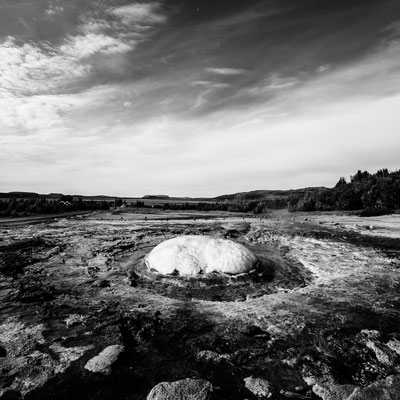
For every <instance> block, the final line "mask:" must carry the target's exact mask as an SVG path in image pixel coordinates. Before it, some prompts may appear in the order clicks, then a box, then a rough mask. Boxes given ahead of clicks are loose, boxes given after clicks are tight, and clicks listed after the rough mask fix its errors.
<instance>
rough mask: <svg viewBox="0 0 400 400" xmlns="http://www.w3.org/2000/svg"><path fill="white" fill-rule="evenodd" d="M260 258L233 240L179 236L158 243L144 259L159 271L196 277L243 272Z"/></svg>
mask: <svg viewBox="0 0 400 400" xmlns="http://www.w3.org/2000/svg"><path fill="white" fill-rule="evenodd" d="M257 262H258V260H257V257H256V256H255V255H254V254H253V253H252V252H251V251H250V250H249V249H247V248H246V247H244V246H242V245H241V244H239V243H235V242H232V241H231V240H225V239H219V238H213V237H211V236H194V235H193V236H179V237H176V238H173V239H169V240H166V241H165V242H162V243H160V244H159V245H158V246H156V247H155V248H154V249H153V250H152V251H151V252H150V253H149V254H148V255H147V256H146V259H145V263H146V266H147V268H148V269H149V270H151V269H153V270H156V271H157V272H159V273H160V274H164V275H165V274H172V273H179V275H189V276H195V275H199V274H207V273H210V272H223V273H226V274H240V273H243V272H248V271H251V270H252V269H254V268H255V267H256V264H257Z"/></svg>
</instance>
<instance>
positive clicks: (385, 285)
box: [0, 213, 400, 400]
mask: <svg viewBox="0 0 400 400" xmlns="http://www.w3.org/2000/svg"><path fill="white" fill-rule="evenodd" d="M122 217H123V219H121V218H120V217H118V218H117V217H115V215H114V216H113V215H112V214H99V215H91V216H90V217H85V219H83V218H82V217H79V216H78V217H71V218H69V219H67V218H60V219H56V220H51V221H46V222H39V223H35V224H33V225H28V224H26V223H25V224H18V225H14V226H12V225H10V226H2V227H0V307H1V308H0V371H1V372H0V398H2V399H22V398H24V399H44V400H46V399H68V400H71V399H104V400H106V399H110V400H111V399H145V398H146V397H147V396H148V395H149V393H150V392H151V390H152V388H153V387H155V386H156V385H158V384H160V383H161V382H178V383H174V384H172V383H171V384H169V383H165V384H163V386H162V387H163V388H170V390H176V391H177V390H179V391H180V392H179V393H187V392H188V391H189V392H190V390H189V389H190V388H187V387H186V386H187V385H189V384H193V385H194V384H195V385H197V386H199V387H201V388H202V390H203V391H204V393H205V395H207V396H209V397H207V398H211V399H261V398H270V399H324V400H345V399H348V400H354V399H364V400H365V399H368V400H369V399H371V400H372V399H399V398H400V255H399V250H400V244H399V239H398V236H396V235H398V229H397V228H396V226H397V225H396V226H394V225H393V221H392V222H390V224H389V226H388V227H387V228H385V227H386V225H385V223H386V222H385V219H384V217H379V218H383V219H378V220H377V221H374V222H373V223H372V222H365V223H364V221H361V222H360V220H358V221H359V222H358V224H359V225H360V227H355V225H356V224H357V223H353V221H352V220H349V218H350V217H348V216H335V215H333V214H325V215H323V214H307V215H306V216H305V215H303V214H288V215H280V216H278V217H277V216H272V217H271V218H266V219H260V218H253V217H249V218H243V217H235V216H232V215H222V214H221V215H212V216H210V215H202V214H201V215H192V216H191V215H190V214H185V216H183V217H182V216H178V215H176V216H175V217H174V214H171V213H166V214H163V215H160V214H158V217H157V218H155V217H153V218H150V217H149V216H144V215H142V216H141V215H140V214H136V215H135V217H132V218H128V217H127V216H126V215H122ZM346 218H347V219H346ZM351 218H356V217H351ZM351 218H350V219H351ZM393 218H397V217H393ZM368 221H371V219H368ZM395 221H397V219H396V220H395ZM395 224H396V222H395ZM367 225H374V228H372V229H371V228H369V229H367V228H364V226H367ZM375 227H377V228H376V229H375ZM378 227H379V228H378ZM385 229H386V230H385ZM385 232H386V233H385ZM179 235H208V236H214V237H220V238H230V239H231V240H235V241H237V242H238V243H241V244H243V245H245V246H246V247H248V248H249V249H250V250H251V251H252V252H253V253H254V254H256V255H257V257H258V258H259V259H260V260H261V261H262V265H263V269H262V270H257V271H253V272H250V273H248V274H240V275H238V276H230V275H224V274H208V275H205V276H203V277H199V278H193V277H184V276H179V275H168V276H164V275H160V274H155V273H152V272H149V271H147V270H146V268H145V267H144V263H143V259H144V257H145V255H146V254H148V253H149V252H150V251H151V249H153V248H154V247H155V246H156V245H158V244H159V243H161V242H162V241H164V240H166V239H170V238H173V237H176V236H179ZM180 382H181V383H180ZM185 385H186V386H185ZM158 387H160V386H158ZM155 391H157V390H155ZM155 391H153V392H152V393H155ZM385 396H386V397H385Z"/></svg>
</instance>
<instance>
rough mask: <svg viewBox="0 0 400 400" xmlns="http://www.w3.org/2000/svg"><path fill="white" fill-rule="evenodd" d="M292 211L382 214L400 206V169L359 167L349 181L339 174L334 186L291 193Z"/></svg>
mask: <svg viewBox="0 0 400 400" xmlns="http://www.w3.org/2000/svg"><path fill="white" fill-rule="evenodd" d="M288 209H289V211H332V210H364V211H363V213H362V215H365V216H368V215H382V214H387V213H390V212H393V211H395V210H399V209H400V170H397V171H392V172H390V171H389V170H388V169H386V168H385V169H380V170H378V171H377V172H376V173H369V172H367V171H364V172H362V171H358V172H357V173H356V174H355V175H352V176H351V177H350V180H349V181H346V179H345V178H343V177H342V178H340V179H339V181H338V183H337V184H336V185H335V186H334V187H333V188H330V189H328V188H323V189H317V190H315V191H314V192H313V193H307V194H306V195H305V196H296V195H291V196H290V197H289V200H288Z"/></svg>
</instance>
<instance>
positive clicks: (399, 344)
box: [386, 339, 400, 355]
mask: <svg viewBox="0 0 400 400" xmlns="http://www.w3.org/2000/svg"><path fill="white" fill-rule="evenodd" d="M386 345H387V346H388V347H389V348H390V349H392V350H393V351H394V352H395V353H397V354H398V355H400V341H398V340H396V339H394V340H390V341H389V342H387V343H386Z"/></svg>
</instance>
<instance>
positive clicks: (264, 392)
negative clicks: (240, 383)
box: [244, 376, 272, 399]
mask: <svg viewBox="0 0 400 400" xmlns="http://www.w3.org/2000/svg"><path fill="white" fill-rule="evenodd" d="M244 384H245V386H246V388H247V389H248V390H250V392H251V393H253V394H254V395H256V396H257V397H258V398H260V399H268V398H270V397H271V396H272V391H271V384H270V383H269V382H268V381H267V380H265V379H261V378H254V377H253V376H249V377H247V378H245V379H244Z"/></svg>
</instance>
